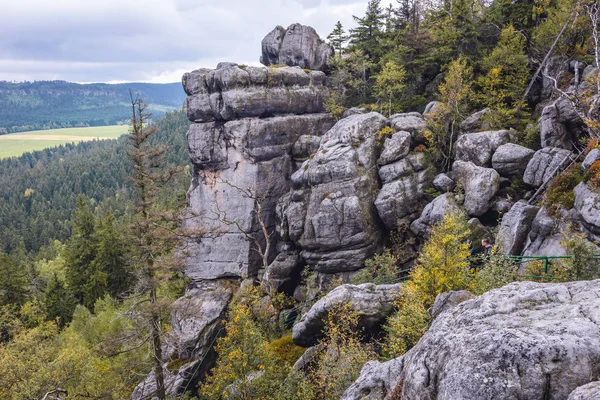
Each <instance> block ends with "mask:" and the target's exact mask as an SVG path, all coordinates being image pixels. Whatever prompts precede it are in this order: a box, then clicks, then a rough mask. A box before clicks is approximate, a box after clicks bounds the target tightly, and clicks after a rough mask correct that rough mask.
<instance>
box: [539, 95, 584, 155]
mask: <svg viewBox="0 0 600 400" xmlns="http://www.w3.org/2000/svg"><path fill="white" fill-rule="evenodd" d="M538 125H539V128H540V135H541V137H542V146H543V147H559V148H561V149H567V150H572V149H573V144H574V143H577V141H578V140H579V138H580V137H581V136H582V135H583V134H584V133H585V130H586V127H585V123H584V122H583V120H582V119H581V117H579V115H578V114H577V112H576V111H575V107H574V106H573V104H572V103H571V100H569V99H567V98H565V97H561V98H559V99H558V100H556V101H555V102H554V104H551V105H549V106H547V107H544V110H543V111H542V117H541V118H540V121H539V123H538Z"/></svg>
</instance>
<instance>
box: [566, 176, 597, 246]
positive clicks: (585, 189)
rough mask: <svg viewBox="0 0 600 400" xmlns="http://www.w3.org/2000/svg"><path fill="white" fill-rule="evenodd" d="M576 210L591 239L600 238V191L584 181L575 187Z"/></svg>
mask: <svg viewBox="0 0 600 400" xmlns="http://www.w3.org/2000/svg"><path fill="white" fill-rule="evenodd" d="M573 191H574V192H575V210H577V214H578V216H579V221H580V222H581V224H582V225H583V227H584V228H585V229H586V231H588V233H589V234H590V236H592V237H591V239H594V240H599V239H600V193H599V192H598V191H597V190H592V188H591V187H590V186H589V185H588V184H586V183H584V182H582V183H580V184H579V185H577V186H576V187H575V189H574V190H573Z"/></svg>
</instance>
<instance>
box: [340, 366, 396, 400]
mask: <svg viewBox="0 0 600 400" xmlns="http://www.w3.org/2000/svg"><path fill="white" fill-rule="evenodd" d="M402 363H403V360H402V357H399V358H394V359H392V360H389V361H386V362H380V361H369V362H367V363H366V364H365V366H364V367H363V368H362V369H361V371H360V376H359V377H358V379H357V380H356V381H355V382H354V383H353V384H352V385H351V386H350V387H349V388H348V389H346V391H345V392H344V394H343V395H342V397H341V398H340V400H383V399H384V398H389V396H388V395H389V394H390V393H392V391H393V390H394V388H395V387H396V384H397V383H398V379H397V374H398V371H401V370H402ZM386 396H387V397H386Z"/></svg>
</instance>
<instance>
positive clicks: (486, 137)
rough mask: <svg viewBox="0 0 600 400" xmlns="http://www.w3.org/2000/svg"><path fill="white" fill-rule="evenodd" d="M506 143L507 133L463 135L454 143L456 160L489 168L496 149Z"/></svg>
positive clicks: (490, 132)
mask: <svg viewBox="0 0 600 400" xmlns="http://www.w3.org/2000/svg"><path fill="white" fill-rule="evenodd" d="M508 142H510V134H509V133H508V131H486V132H477V133H465V134H463V135H461V136H460V137H459V138H458V140H457V141H456V159H457V160H460V161H470V162H472V163H473V164H475V165H477V166H480V167H491V166H492V156H493V155H494V152H495V151H496V149H498V147H500V146H502V145H503V144H506V143H508Z"/></svg>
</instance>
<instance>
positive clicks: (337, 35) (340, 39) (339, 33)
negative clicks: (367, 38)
mask: <svg viewBox="0 0 600 400" xmlns="http://www.w3.org/2000/svg"><path fill="white" fill-rule="evenodd" d="M327 39H328V40H329V43H330V44H331V45H332V46H333V48H334V49H335V51H336V52H337V53H338V56H339V57H341V56H342V51H343V50H344V43H346V42H347V41H348V39H349V36H348V35H346V31H345V30H344V27H343V26H342V23H341V22H340V21H338V22H337V23H336V24H335V27H334V28H333V31H332V32H331V33H330V34H329V35H328V36H327Z"/></svg>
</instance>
